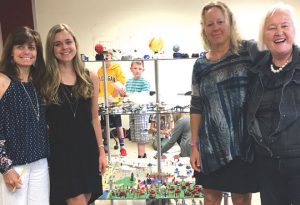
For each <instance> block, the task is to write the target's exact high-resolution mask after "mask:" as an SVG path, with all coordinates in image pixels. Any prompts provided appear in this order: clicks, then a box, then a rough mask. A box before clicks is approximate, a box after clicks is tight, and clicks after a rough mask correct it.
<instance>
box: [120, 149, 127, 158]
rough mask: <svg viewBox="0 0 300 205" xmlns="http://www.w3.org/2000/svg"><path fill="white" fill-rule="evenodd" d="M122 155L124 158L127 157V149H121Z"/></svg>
mask: <svg viewBox="0 0 300 205" xmlns="http://www.w3.org/2000/svg"><path fill="white" fill-rule="evenodd" d="M120 154H121V156H123V157H125V156H127V151H126V149H125V148H121V149H120Z"/></svg>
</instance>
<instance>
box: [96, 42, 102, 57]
mask: <svg viewBox="0 0 300 205" xmlns="http://www.w3.org/2000/svg"><path fill="white" fill-rule="evenodd" d="M103 50H104V47H103V45H102V44H100V43H97V44H96V45H95V51H96V52H97V53H98V54H100V53H102V52H103Z"/></svg>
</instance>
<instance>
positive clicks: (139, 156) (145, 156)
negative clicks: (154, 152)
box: [138, 153, 147, 158]
mask: <svg viewBox="0 0 300 205" xmlns="http://www.w3.org/2000/svg"><path fill="white" fill-rule="evenodd" d="M138 158H147V154H146V153H144V155H143V156H141V155H138Z"/></svg>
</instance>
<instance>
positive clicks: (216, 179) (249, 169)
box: [194, 158, 258, 194]
mask: <svg viewBox="0 0 300 205" xmlns="http://www.w3.org/2000/svg"><path fill="white" fill-rule="evenodd" d="M194 176H195V179H196V184H199V185H202V187H203V188H205V189H214V190H219V191H223V192H232V193H239V194H245V193H255V192H258V180H257V177H256V172H255V164H254V163H248V162H244V161H242V160H241V159H239V158H236V159H234V160H232V161H231V162H230V163H228V164H227V165H225V166H223V167H221V168H220V169H218V170H216V171H214V172H212V173H210V174H207V175H205V174H203V173H202V172H196V171H195V172H194Z"/></svg>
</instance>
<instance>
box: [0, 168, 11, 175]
mask: <svg viewBox="0 0 300 205" xmlns="http://www.w3.org/2000/svg"><path fill="white" fill-rule="evenodd" d="M12 170H13V169H9V170H7V171H6V172H4V173H3V174H2V175H3V176H5V175H7V174H8V173H9V172H11V171H12Z"/></svg>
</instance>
